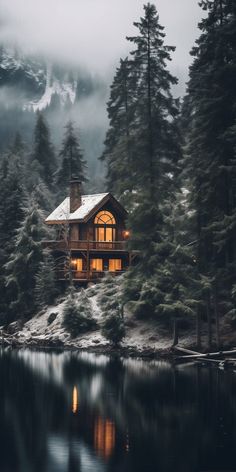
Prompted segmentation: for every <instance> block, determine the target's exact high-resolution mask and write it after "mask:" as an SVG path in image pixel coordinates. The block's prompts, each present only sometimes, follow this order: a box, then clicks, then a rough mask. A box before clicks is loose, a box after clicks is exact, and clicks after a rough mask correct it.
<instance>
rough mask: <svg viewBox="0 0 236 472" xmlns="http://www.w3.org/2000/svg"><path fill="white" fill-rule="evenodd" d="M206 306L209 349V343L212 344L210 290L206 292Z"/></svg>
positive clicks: (209, 346)
mask: <svg viewBox="0 0 236 472" xmlns="http://www.w3.org/2000/svg"><path fill="white" fill-rule="evenodd" d="M206 308H207V337H208V348H209V349H210V348H211V344H212V330H211V300H210V291H208V292H207V297H206Z"/></svg>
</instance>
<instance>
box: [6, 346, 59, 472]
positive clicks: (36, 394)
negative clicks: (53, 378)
mask: <svg viewBox="0 0 236 472" xmlns="http://www.w3.org/2000/svg"><path fill="white" fill-rule="evenodd" d="M0 378H1V402H0V421H1V429H0V435H1V438H0V444H1V445H2V447H1V456H0V466H1V467H0V470H1V471H5V470H6V471H14V472H18V471H19V472H28V471H30V472H32V471H35V472H36V471H39V472H42V470H44V469H45V464H46V460H47V434H48V425H49V424H53V423H54V422H55V424H56V423H57V420H56V418H54V417H53V415H54V412H55V409H57V411H61V413H62V414H63V410H64V413H65V401H64V395H63V392H62V391H59V390H58V389H57V388H54V386H53V385H51V384H50V383H49V382H48V381H44V380H42V379H40V378H37V377H36V376H35V375H34V373H33V372H31V371H30V370H29V369H28V368H27V367H26V366H25V365H24V364H23V363H22V362H21V361H20V360H19V359H18V357H17V355H13V354H11V353H8V352H7V351H5V352H4V353H2V355H1V357H0ZM45 407H46V409H47V410H46V412H47V415H45V411H43V408H45ZM64 416H65V415H64Z"/></svg>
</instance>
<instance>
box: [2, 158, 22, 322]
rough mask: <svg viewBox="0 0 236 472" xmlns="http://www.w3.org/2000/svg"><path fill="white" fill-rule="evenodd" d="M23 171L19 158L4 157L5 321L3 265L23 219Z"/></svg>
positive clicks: (3, 312)
mask: <svg viewBox="0 0 236 472" xmlns="http://www.w3.org/2000/svg"><path fill="white" fill-rule="evenodd" d="M23 180H24V178H23V171H22V165H21V162H20V161H19V158H18V157H16V156H15V155H12V154H11V153H10V154H8V155H7V156H5V158H4V159H3V161H2V163H1V168H0V243H1V249H0V265H1V274H0V291H1V300H0V314H1V317H2V320H3V322H4V321H5V318H6V315H7V311H8V305H9V301H10V293H9V292H8V290H6V287H5V268H4V266H5V264H6V262H7V260H8V258H9V256H10V254H11V253H12V251H13V250H14V238H15V231H16V228H17V227H18V226H19V224H20V223H21V221H22V219H23V209H22V206H23V205H24V203H25V202H26V191H25V188H24V183H23Z"/></svg>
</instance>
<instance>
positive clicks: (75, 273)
mask: <svg viewBox="0 0 236 472" xmlns="http://www.w3.org/2000/svg"><path fill="white" fill-rule="evenodd" d="M108 273H109V274H111V275H113V276H114V275H121V274H123V273H124V271H123V270H116V271H97V270H89V271H87V270H72V271H71V272H70V273H69V272H68V271H67V270H63V269H61V270H58V271H57V277H58V279H59V280H69V279H70V277H72V279H73V280H96V279H101V278H103V277H105V275H106V274H108Z"/></svg>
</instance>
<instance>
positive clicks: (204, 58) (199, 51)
mask: <svg viewBox="0 0 236 472" xmlns="http://www.w3.org/2000/svg"><path fill="white" fill-rule="evenodd" d="M200 5H201V6H202V8H203V10H205V12H206V13H207V16H206V17H205V18H204V19H203V20H202V21H201V23H200V25H199V27H200V30H201V34H200V37H199V39H198V40H197V43H196V46H195V47H194V48H193V50H192V56H193V58H194V60H193V64H192V66H191V67H190V81H189V84H188V93H187V97H186V99H185V106H184V119H185V123H186V124H187V133H186V137H185V139H186V160H185V168H186V171H185V175H186V176H187V177H188V179H189V189H190V200H191V201H190V203H191V206H192V210H193V211H194V212H195V228H196V239H197V240H198V243H197V262H198V270H199V273H200V274H202V275H203V276H204V277H207V278H208V279H209V280H210V279H212V278H214V279H215V280H216V283H217V287H218V298H219V301H220V304H221V312H227V311H229V310H230V303H229V300H230V293H231V288H232V284H233V283H234V280H235V275H236V264H235V262H236V243H235V241H236V233H235V232H236V178H235V177H236V161H235V147H236V138H235V136H236V135H235V133H234V129H235V123H236V107H235V104H236V90H235V85H234V83H235V61H236V44H235V34H236V6H235V2H232V1H226V0H211V1H210V0H206V1H205V0H204V1H202V2H201V3H200ZM210 300H211V301H212V302H211V303H210V308H209V309H210V310H211V311H212V312H213V311H214V305H215V302H214V300H215V297H214V296H212V297H210Z"/></svg>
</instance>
